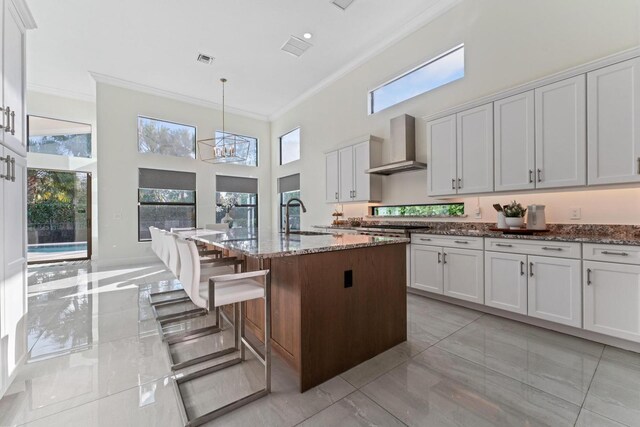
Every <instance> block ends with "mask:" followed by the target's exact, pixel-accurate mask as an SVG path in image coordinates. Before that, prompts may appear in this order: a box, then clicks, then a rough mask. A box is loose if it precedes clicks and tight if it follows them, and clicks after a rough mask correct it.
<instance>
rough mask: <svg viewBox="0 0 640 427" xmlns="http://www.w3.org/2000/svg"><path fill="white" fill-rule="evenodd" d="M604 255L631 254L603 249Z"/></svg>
mask: <svg viewBox="0 0 640 427" xmlns="http://www.w3.org/2000/svg"><path fill="white" fill-rule="evenodd" d="M602 254H603V255H618V256H629V254H628V253H627V252H611V251H602Z"/></svg>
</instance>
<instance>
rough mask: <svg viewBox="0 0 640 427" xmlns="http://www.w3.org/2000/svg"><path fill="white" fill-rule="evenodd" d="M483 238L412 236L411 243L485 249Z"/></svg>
mask: <svg viewBox="0 0 640 427" xmlns="http://www.w3.org/2000/svg"><path fill="white" fill-rule="evenodd" d="M483 240H484V239H483V238H482V237H468V236H445V235H442V236H441V235H437V234H412V235H411V243H412V244H416V245H431V246H443V247H446V248H460V249H480V250H481V249H483V248H484V244H483Z"/></svg>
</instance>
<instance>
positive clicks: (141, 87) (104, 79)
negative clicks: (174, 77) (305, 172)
mask: <svg viewBox="0 0 640 427" xmlns="http://www.w3.org/2000/svg"><path fill="white" fill-rule="evenodd" d="M89 74H90V75H91V77H93V79H94V80H95V81H96V82H98V83H103V84H108V85H111V86H117V87H121V88H124V89H130V90H135V91H137V92H142V93H146V94H149V95H155V96H161V97H163V98H169V99H173V100H175V101H180V102H185V103H187V104H192V105H197V106H199V107H205V108H212V109H214V110H222V105H221V104H218V103H217V102H212V101H207V100H206V99H201V98H196V97H193V96H189V95H182V94H180V93H176V92H171V91H168V90H164V89H159V88H156V87H153V86H148V85H145V84H141V83H136V82H132V81H129V80H124V79H121V78H118V77H113V76H109V75H107V74H101V73H96V72H94V71H89ZM224 108H225V112H227V113H231V114H236V115H238V116H243V117H248V118H251V119H255V120H261V121H264V122H268V121H269V117H268V116H266V115H264V114H258V113H253V112H250V111H245V110H242V109H239V108H234V107H229V106H228V105H225V107H224Z"/></svg>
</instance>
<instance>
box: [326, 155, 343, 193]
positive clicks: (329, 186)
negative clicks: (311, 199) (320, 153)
mask: <svg viewBox="0 0 640 427" xmlns="http://www.w3.org/2000/svg"><path fill="white" fill-rule="evenodd" d="M324 161H325V179H326V187H325V201H326V202H327V203H337V202H338V201H339V200H340V187H339V179H338V175H339V174H340V171H339V170H338V152H337V151H332V152H330V153H327V154H325V158H324Z"/></svg>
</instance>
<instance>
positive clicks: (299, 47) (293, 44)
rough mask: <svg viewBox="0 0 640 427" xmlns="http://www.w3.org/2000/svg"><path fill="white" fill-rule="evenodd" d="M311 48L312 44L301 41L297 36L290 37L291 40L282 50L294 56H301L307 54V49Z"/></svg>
mask: <svg viewBox="0 0 640 427" xmlns="http://www.w3.org/2000/svg"><path fill="white" fill-rule="evenodd" d="M310 47H311V44H310V43H307V42H306V41H304V40H302V39H299V38H297V37H295V36H291V37H289V40H287V42H286V43H285V44H283V45H282V47H281V48H280V49H282V50H284V51H285V52H287V53H290V54H291V55H293V56H300V55H302V54H303V53H305V52H306V50H307V49H309V48H310Z"/></svg>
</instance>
